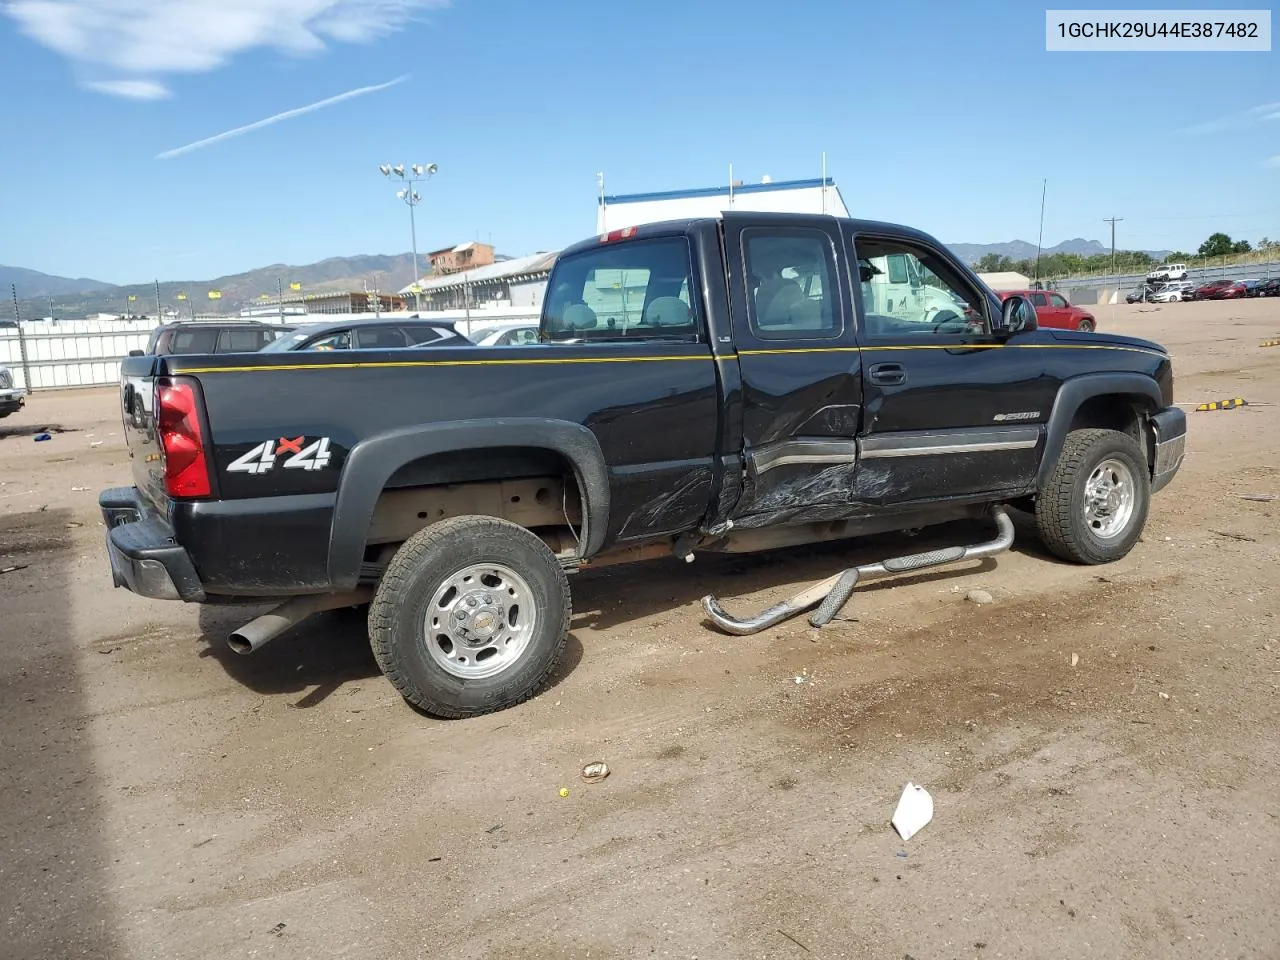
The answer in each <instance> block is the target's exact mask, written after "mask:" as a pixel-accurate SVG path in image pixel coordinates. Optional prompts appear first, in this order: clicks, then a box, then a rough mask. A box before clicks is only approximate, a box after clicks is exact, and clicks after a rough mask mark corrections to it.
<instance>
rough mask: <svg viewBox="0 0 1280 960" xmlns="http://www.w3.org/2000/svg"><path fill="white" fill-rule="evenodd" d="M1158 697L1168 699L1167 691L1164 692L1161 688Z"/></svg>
mask: <svg viewBox="0 0 1280 960" xmlns="http://www.w3.org/2000/svg"><path fill="white" fill-rule="evenodd" d="M1160 699H1161V700H1168V699H1169V695H1168V694H1167V693H1165V692H1164V691H1163V690H1161V691H1160Z"/></svg>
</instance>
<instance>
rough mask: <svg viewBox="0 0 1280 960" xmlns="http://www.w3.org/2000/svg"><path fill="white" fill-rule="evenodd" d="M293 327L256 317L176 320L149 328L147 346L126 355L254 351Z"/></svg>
mask: <svg viewBox="0 0 1280 960" xmlns="http://www.w3.org/2000/svg"><path fill="white" fill-rule="evenodd" d="M292 329H293V327H290V326H285V325H283V324H278V323H263V322H261V321H259V320H176V321H174V322H173V323H165V324H162V325H160V326H158V327H156V328H155V329H154V330H152V331H151V338H150V340H149V341H148V342H147V348H146V349H145V350H130V351H129V356H131V357H141V356H144V355H147V354H154V355H156V356H170V355H175V354H190V353H200V354H210V353H255V352H257V351H258V350H261V349H262V348H263V347H265V346H266V345H267V344H269V343H271V342H272V341H274V340H275V339H276V338H277V337H280V336H281V335H283V334H285V333H288V332H289V331H290V330H292Z"/></svg>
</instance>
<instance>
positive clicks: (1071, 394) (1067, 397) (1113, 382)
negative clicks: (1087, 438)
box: [1036, 373, 1164, 489]
mask: <svg viewBox="0 0 1280 960" xmlns="http://www.w3.org/2000/svg"><path fill="white" fill-rule="evenodd" d="M1107 394H1123V395H1128V396H1135V397H1142V398H1143V399H1145V400H1148V401H1150V405H1151V408H1150V410H1148V414H1151V413H1155V412H1156V411H1157V410H1159V409H1160V408H1161V407H1163V406H1164V397H1163V396H1161V394H1160V385H1159V384H1158V383H1156V381H1155V380H1154V379H1153V378H1152V377H1149V376H1147V375H1145V374H1142V373H1085V374H1081V375H1080V376H1078V377H1072V378H1071V379H1069V380H1064V381H1063V383H1062V386H1061V387H1059V388H1058V395H1057V396H1056V397H1054V400H1053V409H1052V410H1051V411H1050V412H1049V420H1048V423H1047V424H1046V426H1045V437H1044V452H1043V453H1042V454H1041V456H1040V469H1039V472H1038V473H1037V474H1036V488H1037V489H1039V488H1040V487H1042V486H1043V485H1044V484H1045V482H1046V481H1047V480H1048V479H1049V474H1050V473H1051V472H1052V471H1053V465H1054V464H1055V463H1057V462H1058V455H1059V454H1061V453H1062V446H1063V444H1064V443H1066V442H1067V431H1068V430H1069V429H1070V427H1071V421H1072V420H1073V419H1074V418H1075V415H1076V411H1077V410H1079V409H1080V405H1081V404H1082V403H1084V402H1085V401H1086V400H1088V399H1090V398H1092V397H1100V396H1105V395H1107Z"/></svg>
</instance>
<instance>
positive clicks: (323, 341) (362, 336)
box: [262, 316, 471, 353]
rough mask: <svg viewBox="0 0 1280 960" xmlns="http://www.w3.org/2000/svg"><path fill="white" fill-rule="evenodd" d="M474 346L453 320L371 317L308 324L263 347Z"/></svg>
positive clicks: (275, 350) (269, 349)
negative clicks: (459, 330) (456, 327)
mask: <svg viewBox="0 0 1280 960" xmlns="http://www.w3.org/2000/svg"><path fill="white" fill-rule="evenodd" d="M421 346H432V347H450V346H471V341H470V340H468V339H467V338H466V337H464V336H463V335H462V334H460V333H458V331H457V330H456V329H454V325H453V323H452V321H446V320H421V319H419V318H418V317H416V316H415V317H409V318H406V319H400V320H397V319H394V318H390V317H381V318H378V317H367V318H359V319H352V318H347V319H345V320H330V321H328V322H325V323H305V324H302V325H301V326H299V327H297V328H296V329H295V330H294V331H293V332H292V333H290V334H288V335H287V336H284V337H281V338H280V339H279V340H276V341H274V342H273V343H269V344H267V345H266V346H265V347H263V348H262V350H263V352H265V353H279V352H284V351H289V350H394V349H397V348H403V347H421Z"/></svg>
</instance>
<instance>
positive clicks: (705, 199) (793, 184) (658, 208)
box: [596, 177, 849, 233]
mask: <svg viewBox="0 0 1280 960" xmlns="http://www.w3.org/2000/svg"><path fill="white" fill-rule="evenodd" d="M597 207H598V209H597V213H596V232H597V233H608V232H609V231H610V230H619V229H621V228H623V227H631V226H637V225H639V224H642V223H657V222H659V221H662V220H684V219H686V218H693V217H718V216H720V214H721V213H724V212H726V211H729V210H750V211H753V212H756V213H765V212H768V213H819V214H821V213H829V214H831V215H833V216H837V217H847V216H849V210H848V208H847V207H845V204H844V198H843V197H842V196H840V188H839V187H837V186H836V182H835V180H834V179H832V178H831V177H827V178H826V179H825V180H823V179H822V178H818V177H815V178H814V179H812V180H780V181H778V182H777V183H774V182H773V181H771V180H770V179H769V178H768V177H766V178H765V179H764V180H763V181H762V182H760V183H741V182H739V183H735V184H733V185H732V186H730V185H728V184H725V185H724V186H722V187H704V188H701V189H696V190H667V191H663V192H660V193H631V194H620V195H617V196H612V197H609V196H605V197H601V198H600V200H599V201H598V202H597Z"/></svg>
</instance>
